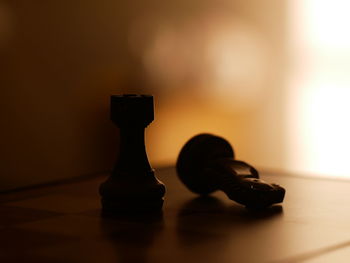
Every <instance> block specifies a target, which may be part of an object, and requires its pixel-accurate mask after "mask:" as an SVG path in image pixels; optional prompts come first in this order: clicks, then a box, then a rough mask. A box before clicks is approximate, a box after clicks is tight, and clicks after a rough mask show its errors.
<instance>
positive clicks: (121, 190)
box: [100, 94, 165, 214]
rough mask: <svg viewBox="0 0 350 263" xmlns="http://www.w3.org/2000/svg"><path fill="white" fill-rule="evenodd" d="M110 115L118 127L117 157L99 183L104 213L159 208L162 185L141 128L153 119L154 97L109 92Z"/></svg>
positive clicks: (162, 192)
mask: <svg viewBox="0 0 350 263" xmlns="http://www.w3.org/2000/svg"><path fill="white" fill-rule="evenodd" d="M111 119H112V121H113V122H114V123H115V124H116V125H117V126H118V127H119V129H120V151H119V158H118V160H117V162H116V164H115V166H114V169H113V171H112V174H111V175H110V177H109V178H108V179H107V181H106V182H104V183H102V184H101V186H100V195H101V196H102V209H103V212H105V213H113V214H118V213H123V212H141V211H143V212H147V211H159V210H161V209H162V206H163V200H164V199H163V197H164V194H165V186H164V184H163V183H162V182H160V181H159V180H158V179H157V178H156V177H155V176H154V170H153V169H152V167H151V165H150V164H149V162H148V158H147V154H146V149H145V140H144V130H145V128H146V127H147V126H148V125H149V124H150V123H151V122H152V121H153V119H154V110H153V97H152V96H149V95H133V94H130V95H129V94H128V95H113V96H111Z"/></svg>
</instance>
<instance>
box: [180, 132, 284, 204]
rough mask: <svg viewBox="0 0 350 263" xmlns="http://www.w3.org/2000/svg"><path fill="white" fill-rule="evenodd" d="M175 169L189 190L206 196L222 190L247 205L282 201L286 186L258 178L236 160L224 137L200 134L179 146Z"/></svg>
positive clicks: (256, 173) (252, 168)
mask: <svg viewBox="0 0 350 263" xmlns="http://www.w3.org/2000/svg"><path fill="white" fill-rule="evenodd" d="M176 170H177V174H178V176H179V178H180V180H181V181H182V182H183V183H184V184H185V185H186V186H187V187H188V188H189V189H190V190H191V191H192V192H195V193H198V194H200V195H208V194H210V193H212V192H214V191H216V190H222V191H223V192H225V194H226V195H227V196H228V197H229V198H230V199H231V200H234V201H236V202H237V203H240V204H242V205H245V206H246V207H247V208H257V209H261V208H265V207H268V206H270V205H272V204H276V203H281V202H283V199H284V195H285V189H284V188H282V187H281V186H279V185H277V184H269V183H266V182H264V181H263V180H261V179H259V173H258V171H257V170H256V169H255V168H254V167H252V166H251V165H249V164H247V163H245V162H242V161H238V160H235V154H234V151H233V149H232V147H231V145H230V144H229V142H228V141H226V140H225V139H224V138H221V137H218V136H215V135H211V134H199V135H197V136H194V137H193V138H191V139H190V140H189V141H188V142H187V143H186V144H185V145H184V147H183V148H182V149H181V152H180V154H179V157H178V160H177V163H176Z"/></svg>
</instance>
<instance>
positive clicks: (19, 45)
mask: <svg viewBox="0 0 350 263" xmlns="http://www.w3.org/2000/svg"><path fill="white" fill-rule="evenodd" d="M281 2H283V1H277V0H266V1H258V0H256V1H253V0H251V1H243V0H242V1H221V2H218V1H205V2H203V1H191V3H189V2H188V1H174V2H173V3H167V4H165V3H163V2H162V1H143V2H142V1H139V2H137V3H136V2H135V3H134V2H131V1H128V2H126V1H124V2H122V1H120V2H118V1H111V0H104V1H90V0H85V1H76V0H72V1H58V0H56V1H53V0H52V1H25V0H16V1H12V0H11V1H10V0H8V1H2V2H0V14H1V15H0V17H1V18H0V58H1V59H0V72H1V73H0V87H1V92H2V96H1V98H0V100H1V101H0V109H1V111H0V112H1V113H0V114H1V124H2V125H1V131H0V141H1V147H0V158H1V170H0V173H1V177H0V190H6V189H11V188H16V187H23V186H27V185H32V184H38V183H43V182H49V181H53V180H58V179H62V178H69V177H73V176H78V175H85V174H92V173H97V172H101V171H106V170H109V169H110V168H111V166H112V164H113V161H114V159H115V157H116V153H115V146H116V145H117V141H116V129H115V128H114V126H113V125H112V124H111V123H110V121H109V114H108V107H109V105H108V103H109V95H110V94H113V93H123V92H137V93H152V94H154V95H155V96H156V120H155V122H154V123H153V124H151V126H150V127H149V129H148V130H147V144H148V153H149V156H150V159H151V161H152V163H153V165H154V166H159V165H167V164H173V163H174V162H175V159H176V156H177V154H178V151H179V149H180V147H181V146H182V144H183V143H184V142H185V141H186V140H187V139H188V138H189V137H191V136H192V135H194V134H195V133H197V132H203V131H205V132H215V133H217V134H220V135H222V136H225V137H227V138H228V139H229V140H230V141H231V142H232V143H233V144H234V146H235V147H236V148H237V152H238V156H239V157H241V158H243V159H246V160H247V161H250V162H252V163H254V164H257V165H259V166H264V167H269V168H280V167H281V166H282V164H283V151H284V146H283V143H282V141H283V140H282V135H283V127H282V124H281V120H282V112H281V103H282V89H281V87H282V85H283V78H282V77H283V54H284V53H283V52H284V9H285V7H284V4H283V3H281ZM215 6H216V7H219V8H214V7H215ZM211 10H213V12H219V13H220V12H221V11H222V10H226V11H225V14H226V15H227V14H228V12H232V16H233V17H234V16H238V17H241V18H243V20H244V21H247V22H248V23H249V24H250V25H252V26H253V27H256V30H257V31H259V32H260V34H261V35H262V36H263V38H264V41H265V43H267V45H266V46H267V47H268V50H269V51H268V52H269V55H268V56H267V57H268V61H269V63H268V66H269V67H270V68H271V71H269V72H268V74H267V75H266V76H265V78H264V82H262V83H261V87H260V93H259V96H258V98H259V99H258V100H252V101H251V102H249V101H248V102H247V103H248V105H251V107H247V108H244V109H242V108H237V107H232V109H231V110H227V109H226V108H221V107H220V100H221V99H220V98H219V99H218V102H213V103H212V102H211V99H210V94H211V93H210V92H208V91H206V92H204V89H206V90H208V87H203V82H200V81H197V80H196V78H194V81H191V82H190V84H189V83H188V82H186V85H185V83H183V82H181V81H179V82H178V83H177V85H175V86H174V87H172V88H171V89H166V88H165V87H163V86H162V85H160V84H159V83H160V82H154V81H151V80H150V79H151V77H149V72H147V70H145V68H144V57H143V56H142V54H143V53H142V52H141V53H140V54H141V55H140V54H138V53H137V52H136V53H135V51H134V50H133V48H134V47H130V45H132V43H131V44H130V31H132V30H133V26H134V24H135V23H134V22H133V21H139V20H140V18H142V17H146V18H147V17H153V18H154V21H156V22H155V24H156V25H161V24H162V23H165V24H166V23H167V22H169V21H170V22H173V21H178V22H179V24H181V21H182V22H183V23H186V21H193V19H195V18H196V16H199V17H203V15H204V17H205V15H206V14H210V13H211ZM220 10H221V11H220ZM141 21H142V20H141ZM157 21H158V23H157ZM153 25H154V24H153ZM174 28H175V29H176V28H177V25H174ZM199 28H200V27H199ZM150 32H151V33H150V34H148V33H149V32H148V31H145V32H143V35H142V34H141V36H142V37H144V38H145V41H144V44H143V42H142V41H141V42H140V43H141V44H140V43H139V44H140V45H141V47H140V46H139V48H140V50H147V48H149V47H150V46H152V43H153V44H154V39H155V37H156V35H154V34H152V32H153V31H152V28H151V31H150ZM199 35H201V34H199ZM180 36H181V34H180ZM199 41H200V40H199ZM204 42H205V41H204ZM142 45H144V46H142ZM195 50H196V49H195V48H193V50H192V51H193V52H195ZM252 77H254V76H252ZM215 88H216V87H215V85H214V86H210V87H209V90H211V89H214V90H215ZM233 88H234V87H233ZM202 91H203V92H202ZM201 93H203V94H204V93H205V94H207V95H205V96H202V95H201ZM214 93H215V92H214ZM233 102H234V98H233ZM249 103H250V104H249ZM233 104H234V103H233Z"/></svg>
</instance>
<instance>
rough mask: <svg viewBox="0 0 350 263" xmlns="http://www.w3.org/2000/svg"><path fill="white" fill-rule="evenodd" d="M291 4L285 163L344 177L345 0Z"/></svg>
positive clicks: (348, 85) (348, 105) (349, 39)
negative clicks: (290, 57) (290, 64)
mask: <svg viewBox="0 0 350 263" xmlns="http://www.w3.org/2000/svg"><path fill="white" fill-rule="evenodd" d="M290 3H291V8H290V10H291V12H292V13H291V16H290V17H291V19H292V21H291V29H292V43H293V46H292V56H293V57H292V63H293V64H292V69H293V70H292V78H291V85H290V87H289V91H288V93H287V107H288V118H287V120H288V123H287V127H288V129H287V130H288V131H287V134H288V135H287V136H288V137H287V141H288V143H289V145H288V146H289V148H288V153H289V156H288V168H289V170H291V171H297V172H302V173H309V174H316V175H327V176H347V177H350V166H349V165H348V156H349V151H350V136H349V134H350V121H349V120H348V114H349V113H350V35H349V34H348V33H347V31H348V25H349V24H350V16H349V14H348V10H349V8H350V3H349V2H347V1H341V0H336V1H328V0H324V1H320V0H317V1H316V0H300V1H290Z"/></svg>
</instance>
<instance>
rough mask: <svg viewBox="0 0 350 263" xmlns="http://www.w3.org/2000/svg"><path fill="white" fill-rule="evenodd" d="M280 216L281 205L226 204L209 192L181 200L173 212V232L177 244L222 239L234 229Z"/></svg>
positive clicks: (233, 233) (191, 243)
mask: <svg viewBox="0 0 350 263" xmlns="http://www.w3.org/2000/svg"><path fill="white" fill-rule="evenodd" d="M281 216H283V207H282V206H280V205H274V206H271V207H269V208H266V209H263V210H248V209H246V208H245V207H243V206H241V205H238V204H237V205H236V204H232V205H227V204H225V203H224V202H223V201H221V200H220V199H218V198H216V197H212V196H204V197H197V198H195V199H192V200H190V201H188V202H186V203H184V204H183V206H182V207H181V208H180V211H179V213H178V214H177V220H176V232H177V236H178V241H179V243H180V244H179V245H180V246H184V247H191V246H196V245H198V244H204V243H205V242H212V241H213V240H214V241H215V242H225V240H227V239H230V238H231V236H232V235H235V234H236V233H237V232H239V231H240V232H242V231H243V230H244V229H249V228H251V227H253V226H258V225H259V224H263V223H264V222H266V221H268V220H275V219H277V218H279V217H281Z"/></svg>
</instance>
